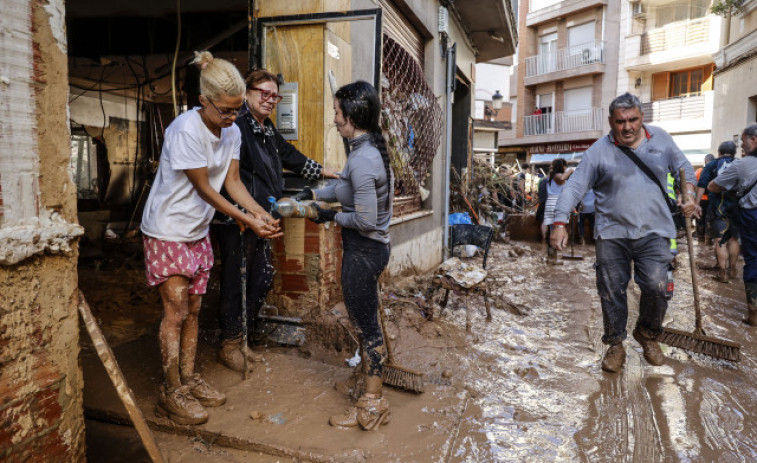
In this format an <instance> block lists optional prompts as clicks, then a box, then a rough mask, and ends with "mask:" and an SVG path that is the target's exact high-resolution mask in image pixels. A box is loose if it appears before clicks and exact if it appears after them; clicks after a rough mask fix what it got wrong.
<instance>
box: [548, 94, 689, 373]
mask: <svg viewBox="0 0 757 463" xmlns="http://www.w3.org/2000/svg"><path fill="white" fill-rule="evenodd" d="M608 119H609V123H610V129H611V130H610V133H609V134H608V135H607V136H605V137H602V138H600V139H599V140H597V141H596V142H595V143H594V144H593V145H592V146H591V147H590V148H589V149H588V150H587V151H586V152H585V153H584V155H583V158H582V160H581V163H580V164H579V165H578V167H577V168H576V171H575V172H574V173H573V175H572V176H571V177H570V179H568V181H567V182H566V183H565V186H564V188H563V191H562V193H561V194H560V197H559V198H558V200H557V205H556V206H555V222H554V225H555V230H554V233H553V234H552V238H551V244H552V246H553V247H555V248H556V249H558V250H562V249H564V248H565V246H566V245H567V240H568V234H567V232H566V230H565V226H566V224H567V222H568V217H569V215H570V211H572V210H573V209H574V208H575V207H576V205H577V204H578V202H579V201H580V200H581V198H583V197H584V195H585V194H586V192H587V191H588V190H589V189H590V188H593V189H594V193H595V197H596V199H595V212H596V223H595V230H594V236H595V237H596V251H597V263H596V272H597V290H598V291H599V297H600V299H601V302H602V318H603V321H604V335H603V336H602V342H603V343H605V344H607V345H608V346H609V348H608V349H607V351H606V352H605V356H604V358H603V359H602V369H603V370H605V371H608V372H612V373H614V372H617V371H619V370H620V369H621V368H622V367H623V363H624V362H625V358H626V351H625V348H624V347H623V340H624V339H625V338H626V336H627V332H626V325H627V322H628V300H627V294H626V289H627V287H628V282H629V280H630V278H631V264H632V263H633V268H634V281H636V283H637V284H638V285H639V288H640V289H641V298H640V300H639V318H638V320H637V322H636V327H635V328H634V330H633V337H634V339H636V341H638V342H639V344H640V345H641V347H642V348H643V350H644V358H645V359H646V360H647V362H649V363H650V364H652V365H662V364H663V363H664V361H665V357H664V356H663V354H662V351H661V350H660V346H659V344H658V343H657V341H655V339H656V338H657V337H658V336H659V335H660V333H661V332H662V321H663V319H664V318H665V312H666V310H667V300H666V298H665V293H666V280H667V269H668V265H669V264H670V262H671V259H672V255H671V253H670V240H671V239H674V238H675V237H676V227H675V224H674V223H673V217H672V214H671V209H672V208H673V207H674V206H673V205H671V204H669V202H668V197H667V193H666V192H665V187H664V185H666V184H667V174H668V173H671V174H673V176H675V177H676V178H678V171H679V169H680V168H684V169H685V172H686V178H687V179H691V180H694V178H695V177H694V169H693V168H692V166H691V164H690V163H689V161H688V160H687V159H686V157H685V156H684V155H683V153H681V150H679V149H678V147H677V146H676V144H675V143H674V142H673V139H672V137H671V136H670V135H669V134H668V133H667V132H665V131H664V130H662V129H660V128H658V127H652V126H647V125H644V124H642V120H643V114H642V112H641V102H640V101H639V99H638V98H637V97H636V96H634V95H632V94H630V93H625V94H623V95H620V96H619V97H617V98H615V99H614V100H613V101H612V103H611V104H610V116H609V118H608ZM634 158H635V159H634ZM647 172H648V173H647ZM684 189H685V193H686V194H684V195H682V196H683V197H684V199H683V200H684V202H683V204H680V202H679V204H678V206H680V208H681V209H682V210H683V213H684V215H685V216H686V217H689V216H691V215H692V214H693V213H694V212H695V211H696V209H697V207H696V204H695V202H694V197H695V193H694V184H693V183H690V182H688V181H687V183H686V185H685V187H684Z"/></svg>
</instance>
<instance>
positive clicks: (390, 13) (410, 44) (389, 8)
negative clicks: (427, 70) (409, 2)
mask: <svg viewBox="0 0 757 463" xmlns="http://www.w3.org/2000/svg"><path fill="white" fill-rule="evenodd" d="M379 3H380V4H381V10H382V23H383V29H384V34H386V35H388V36H389V38H391V39H392V40H394V41H395V42H397V43H398V44H399V45H400V46H401V47H402V48H404V49H405V50H407V52H408V53H409V54H410V56H412V57H413V59H415V60H416V61H417V62H418V64H419V65H420V66H421V68H423V38H422V37H421V34H419V33H418V30H417V29H416V28H415V27H414V26H413V25H412V24H410V22H409V21H408V20H407V19H406V18H405V16H404V15H403V14H402V12H401V11H400V10H398V9H397V7H395V6H394V3H393V2H391V1H390V0H380V2H379Z"/></svg>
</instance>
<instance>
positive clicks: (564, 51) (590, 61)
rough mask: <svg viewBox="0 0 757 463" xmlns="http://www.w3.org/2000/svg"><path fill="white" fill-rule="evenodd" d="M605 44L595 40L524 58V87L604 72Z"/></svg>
mask: <svg viewBox="0 0 757 463" xmlns="http://www.w3.org/2000/svg"><path fill="white" fill-rule="evenodd" d="M604 64H605V42H604V41H601V40H597V41H594V42H589V43H585V44H582V45H577V46H574V47H569V48H561V49H559V50H557V51H556V52H555V53H545V54H539V55H536V56H529V57H528V58H526V76H525V77H526V82H525V84H526V85H536V84H540V83H543V82H547V81H551V80H560V79H565V78H568V77H574V76H577V75H583V74H596V73H598V72H603V71H604Z"/></svg>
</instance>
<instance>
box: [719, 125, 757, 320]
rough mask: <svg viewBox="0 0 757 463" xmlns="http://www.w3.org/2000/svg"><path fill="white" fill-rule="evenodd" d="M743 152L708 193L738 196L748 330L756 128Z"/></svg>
mask: <svg viewBox="0 0 757 463" xmlns="http://www.w3.org/2000/svg"><path fill="white" fill-rule="evenodd" d="M741 149H742V150H743V151H744V157H743V158H741V159H737V160H735V161H733V162H732V163H731V164H730V165H729V166H728V167H727V168H726V169H725V170H724V171H723V172H721V173H720V174H718V176H717V177H716V178H715V179H714V180H712V181H710V183H709V184H708V185H707V189H708V190H710V191H711V192H713V193H723V192H725V191H728V190H735V192H736V197H737V198H738V216H737V217H738V222H739V229H740V230H741V253H742V255H743V256H744V289H745V290H746V300H747V310H748V313H747V316H746V318H744V320H743V321H744V323H746V324H747V325H749V326H757V188H755V185H757V124H751V125H749V126H747V127H746V128H745V129H744V132H743V133H742V134H741ZM710 201H712V200H710Z"/></svg>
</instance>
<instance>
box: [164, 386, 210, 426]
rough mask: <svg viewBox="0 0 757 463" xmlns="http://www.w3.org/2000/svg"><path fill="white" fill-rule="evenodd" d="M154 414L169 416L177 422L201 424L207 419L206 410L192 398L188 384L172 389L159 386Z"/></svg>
mask: <svg viewBox="0 0 757 463" xmlns="http://www.w3.org/2000/svg"><path fill="white" fill-rule="evenodd" d="M155 414H156V415H157V416H159V417H161V418H169V419H170V420H171V421H173V422H175V423H177V424H202V423H205V422H206V421H208V412H207V410H205V408H203V406H202V405H200V403H199V402H198V401H197V399H195V398H194V396H193V395H192V393H191V392H190V390H189V386H181V387H179V388H176V389H174V390H173V391H166V388H165V386H162V387H161V391H160V397H159V398H158V405H157V406H156V407H155Z"/></svg>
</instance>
